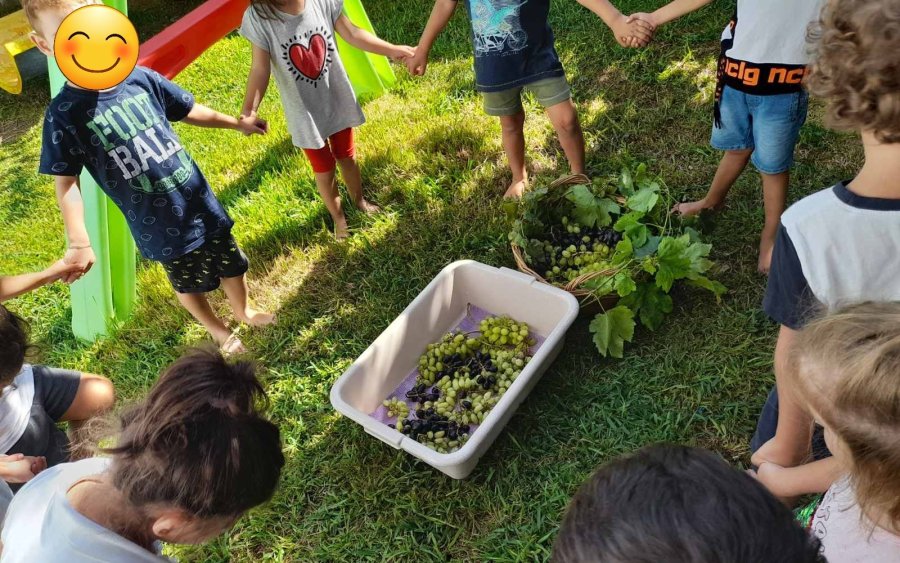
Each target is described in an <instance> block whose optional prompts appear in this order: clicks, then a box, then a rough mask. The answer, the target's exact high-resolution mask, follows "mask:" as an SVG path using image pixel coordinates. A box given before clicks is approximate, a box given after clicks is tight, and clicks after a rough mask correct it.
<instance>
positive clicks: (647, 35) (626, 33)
mask: <svg viewBox="0 0 900 563" xmlns="http://www.w3.org/2000/svg"><path fill="white" fill-rule="evenodd" d="M610 27H611V28H612V32H613V34H614V35H615V36H616V41H617V42H618V43H619V45H621V46H622V47H630V48H632V49H634V48H638V47H646V46H647V45H649V44H650V41H651V40H652V39H653V34H654V33H655V32H656V27H657V26H656V22H655V21H654V18H653V15H652V14H647V13H643V12H641V13H637V14H632V15H630V16H624V15H623V16H622V17H621V18H619V19H618V20H617V21H616V22H615V23H613V25H612V26H610Z"/></svg>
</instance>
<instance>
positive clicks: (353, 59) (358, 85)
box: [337, 0, 397, 99]
mask: <svg viewBox="0 0 900 563" xmlns="http://www.w3.org/2000/svg"><path fill="white" fill-rule="evenodd" d="M344 13H345V14H346V15H347V17H348V18H350V21H352V22H353V23H354V24H356V25H357V26H359V27H361V28H362V29H365V30H366V31H369V32H371V33H375V30H374V29H373V28H372V22H371V21H369V16H368V15H367V14H366V10H365V9H364V8H363V5H362V2H361V1H360V0H345V1H344ZM337 43H338V51H339V52H340V54H341V60H342V61H344V67H345V68H346V69H347V74H348V75H349V76H350V83H351V84H353V90H354V91H355V92H356V95H357V96H359V97H360V98H368V99H371V98H375V97H377V96H380V95H381V94H383V93H384V92H385V91H386V90H387V89H388V88H390V87H391V86H393V85H394V83H395V82H397V76H396V75H395V74H394V69H392V68H391V63H390V61H388V59H387V57H382V56H381V55H373V54H371V53H366V52H365V51H360V50H359V49H357V48H355V47H351V46H350V45H348V44H347V42H346V41H344V40H343V39H341V38H340V37H338V41H337Z"/></svg>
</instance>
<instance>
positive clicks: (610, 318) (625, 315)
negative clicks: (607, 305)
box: [590, 306, 636, 358]
mask: <svg viewBox="0 0 900 563" xmlns="http://www.w3.org/2000/svg"><path fill="white" fill-rule="evenodd" d="M635 326H636V323H635V322H634V313H633V312H632V311H631V309H629V308H628V307H623V306H619V307H616V308H615V309H611V310H609V311H607V312H606V313H603V314H600V315H597V316H596V317H595V318H594V320H593V321H591V326H590V330H591V333H593V335H594V344H595V345H596V346H597V350H598V351H599V352H600V354H602V355H603V356H604V357H605V356H612V357H613V358H621V357H622V356H623V355H624V351H625V343H626V342H631V340H632V339H633V338H634V328H635Z"/></svg>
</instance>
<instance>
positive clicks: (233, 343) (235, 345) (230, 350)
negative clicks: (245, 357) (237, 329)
mask: <svg viewBox="0 0 900 563" xmlns="http://www.w3.org/2000/svg"><path fill="white" fill-rule="evenodd" d="M219 350H220V351H221V352H222V355H223V356H225V357H226V358H227V357H228V356H234V355H236V354H246V353H247V349H246V348H245V347H244V343H243V342H241V339H240V338H238V337H237V334H231V335H229V336H228V338H226V339H225V342H223V343H222V344H221V346H220V347H219Z"/></svg>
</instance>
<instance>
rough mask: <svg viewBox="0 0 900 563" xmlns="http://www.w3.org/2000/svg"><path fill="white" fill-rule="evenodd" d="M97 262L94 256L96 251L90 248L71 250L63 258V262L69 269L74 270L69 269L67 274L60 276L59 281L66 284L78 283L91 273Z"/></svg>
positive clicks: (73, 248)
mask: <svg viewBox="0 0 900 563" xmlns="http://www.w3.org/2000/svg"><path fill="white" fill-rule="evenodd" d="M96 261H97V257H96V256H95V255H94V249H92V248H91V247H90V246H85V247H72V248H69V250H68V251H67V252H66V255H65V256H64V257H63V262H64V263H65V264H66V266H67V267H71V268H72V270H71V271H69V270H68V268H67V273H65V274H64V275H62V276H60V278H59V279H60V280H61V281H63V282H65V283H72V282H74V281H77V280H78V279H79V278H81V277H82V276H84V275H85V274H86V273H88V272H89V271H90V269H91V267H93V265H94V262H96Z"/></svg>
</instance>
